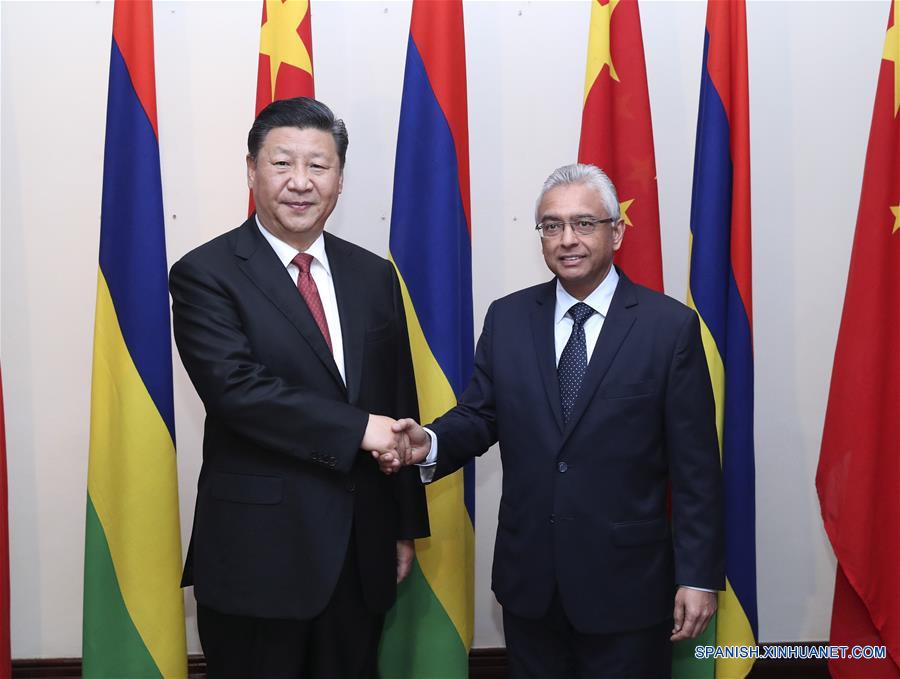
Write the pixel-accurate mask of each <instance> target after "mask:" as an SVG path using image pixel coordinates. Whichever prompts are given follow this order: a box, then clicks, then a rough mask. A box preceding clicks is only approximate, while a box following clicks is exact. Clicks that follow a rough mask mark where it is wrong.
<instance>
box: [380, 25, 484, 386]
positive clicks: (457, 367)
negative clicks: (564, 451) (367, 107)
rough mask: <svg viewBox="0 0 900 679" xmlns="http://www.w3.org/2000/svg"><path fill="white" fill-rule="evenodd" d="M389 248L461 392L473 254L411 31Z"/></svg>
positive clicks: (439, 114) (467, 364)
mask: <svg viewBox="0 0 900 679" xmlns="http://www.w3.org/2000/svg"><path fill="white" fill-rule="evenodd" d="M390 248H391V254H392V255H393V257H394V261H395V262H396V263H397V267H398V268H399V269H400V271H401V272H402V274H403V278H404V280H405V281H406V285H407V288H408V289H409V295H410V298H411V299H412V302H413V306H414V307H415V309H416V314H417V316H418V318H419V323H420V324H421V326H422V331H423V332H424V333H425V338H426V340H427V341H428V346H429V347H430V348H431V351H432V353H433V354H434V357H435V359H436V360H437V362H438V364H439V365H440V366H441V369H442V370H443V371H444V374H445V375H446V376H447V381H448V382H449V383H450V386H451V387H452V389H453V391H454V393H455V394H456V396H457V398H458V397H459V396H460V394H462V392H463V390H464V389H465V387H466V385H467V384H468V381H469V378H470V377H471V375H472V362H473V336H474V335H473V328H472V298H471V290H472V254H471V243H470V239H469V233H468V228H467V225H466V217H465V212H464V211H463V204H462V197H461V195H460V190H459V173H458V165H457V158H456V147H455V146H454V143H453V136H452V134H451V132H450V127H449V125H448V124H447V119H446V117H445V116H444V113H443V111H442V110H441V108H440V106H439V105H438V102H437V100H436V98H435V96H434V92H433V90H432V88H431V85H430V84H429V82H428V76H427V75H426V72H425V66H424V64H423V63H422V58H421V56H420V55H419V52H418V49H416V46H415V43H414V41H413V39H412V37H410V40H409V47H408V50H407V57H406V75H405V77H404V81H403V106H402V107H401V112H400V130H399V136H398V139H397V162H396V166H395V168H394V207H393V212H392V214H391V238H390Z"/></svg>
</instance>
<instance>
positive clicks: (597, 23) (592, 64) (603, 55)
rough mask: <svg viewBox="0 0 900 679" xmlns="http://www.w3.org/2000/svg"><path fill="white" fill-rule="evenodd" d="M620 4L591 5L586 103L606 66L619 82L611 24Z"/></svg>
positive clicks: (611, 75)
mask: <svg viewBox="0 0 900 679" xmlns="http://www.w3.org/2000/svg"><path fill="white" fill-rule="evenodd" d="M618 4H619V0H609V2H608V3H607V4H605V5H602V4H600V1H599V0H594V1H593V2H592V3H591V29H590V33H589V36H588V58H587V71H586V73H585V77H584V99H585V101H587V97H588V92H590V91H591V87H593V86H594V81H595V80H596V79H597V76H599V75H600V71H602V70H603V67H604V66H609V75H610V77H611V78H612V79H613V80H615V81H616V82H619V75H618V74H617V73H616V67H615V66H613V62H612V50H611V49H610V22H611V21H612V13H613V12H615V11H616V6H617V5H618Z"/></svg>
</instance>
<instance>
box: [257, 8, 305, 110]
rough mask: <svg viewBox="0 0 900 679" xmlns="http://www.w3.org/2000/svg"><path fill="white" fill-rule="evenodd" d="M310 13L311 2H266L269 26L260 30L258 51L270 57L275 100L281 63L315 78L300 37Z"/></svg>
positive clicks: (263, 26) (264, 25) (267, 23)
mask: <svg viewBox="0 0 900 679" xmlns="http://www.w3.org/2000/svg"><path fill="white" fill-rule="evenodd" d="M307 12H309V0H285V1H284V2H282V0H266V23H264V24H263V25H262V28H261V29H260V31H259V52H260V54H265V55H267V56H268V57H269V73H270V75H271V77H272V97H273V98H274V97H275V81H276V80H277V78H278V69H279V68H281V65H282V64H290V65H291V66H296V67H297V68H299V69H301V70H304V71H306V72H307V73H309V74H310V75H312V60H311V59H310V57H309V50H308V49H307V48H306V45H304V44H303V40H301V39H300V36H299V35H298V34H297V27H298V26H299V25H300V24H301V23H303V19H304V18H305V17H306V13H307Z"/></svg>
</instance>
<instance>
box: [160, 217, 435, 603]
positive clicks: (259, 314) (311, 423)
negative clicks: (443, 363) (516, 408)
mask: <svg viewBox="0 0 900 679" xmlns="http://www.w3.org/2000/svg"><path fill="white" fill-rule="evenodd" d="M325 249H326V252H327V253H328V260H329V264H330V268H331V272H332V276H333V281H334V289H335V294H336V297H337V303H338V307H339V312H340V319H341V330H342V333H343V345H344V358H345V373H346V377H347V384H346V387H345V386H344V383H343V381H342V380H341V377H340V373H339V372H338V370H337V366H336V365H335V363H334V359H333V357H332V354H331V352H330V351H329V349H328V346H327V345H326V343H325V340H324V338H323V337H322V334H321V332H320V331H319V329H318V327H317V326H316V323H315V321H314V320H313V318H312V315H311V314H310V312H309V309H308V307H307V306H306V303H305V302H304V301H303V298H302V297H301V296H300V294H299V292H298V291H297V287H296V283H295V281H293V280H291V277H290V275H289V274H288V273H287V270H286V269H285V267H284V265H283V264H282V263H281V262H280V261H279V260H278V258H277V256H276V255H275V252H274V251H273V250H272V248H271V246H270V245H269V244H268V243H267V242H266V240H265V239H264V238H263V236H262V234H261V233H260V232H259V229H258V227H257V225H256V222H255V220H254V219H253V218H251V219H249V220H247V221H246V222H245V223H244V224H243V225H242V226H240V227H239V228H237V229H235V230H233V231H230V232H228V233H226V234H224V235H222V236H220V237H218V238H216V239H214V240H212V241H210V242H209V243H206V244H205V245H202V246H201V247H199V248H197V249H196V250H194V251H192V252H190V253H188V254H187V255H185V256H184V258H182V259H181V260H180V261H179V262H178V263H176V264H175V265H174V266H173V267H172V271H171V275H170V281H169V283H170V289H171V293H172V299H173V304H172V311H173V317H174V318H173V325H174V332H175V341H176V343H177V345H178V351H179V353H180V355H181V359H182V361H183V363H184V366H185V368H186V370H187V372H188V375H189V376H190V378H191V381H192V382H193V384H194V386H195V387H196V389H197V393H198V394H199V395H200V398H201V400H202V401H203V404H204V405H205V406H206V423H205V429H204V438H203V465H202V468H201V470H200V479H199V482H198V488H197V505H196V511H195V516H194V529H193V535H192V538H191V545H190V547H189V551H188V557H187V563H186V565H185V575H184V584H185V585H188V584H193V585H194V593H195V596H196V598H197V600H198V601H199V602H200V603H201V604H203V605H205V606H208V607H210V608H213V609H215V610H218V611H220V612H223V613H230V614H235V615H248V616H255V617H265V618H290V619H308V618H311V617H314V616H315V615H317V614H318V613H319V612H321V611H322V609H323V608H324V607H325V605H326V604H327V602H328V600H329V598H330V596H331V593H332V591H333V590H334V586H335V584H336V582H337V578H338V575H339V574H340V572H341V567H342V565H343V562H344V557H345V555H346V552H347V546H348V544H349V539H350V536H351V526H353V527H355V536H356V546H357V549H358V558H359V564H360V575H361V579H362V584H363V595H364V597H365V600H366V603H367V605H368V606H369V607H370V608H371V609H372V610H374V611H385V610H387V609H388V608H389V607H390V606H391V605H392V604H393V601H394V598H395V596H396V584H395V581H396V551H395V550H396V540H397V539H399V538H414V537H422V536H425V535H427V533H428V519H427V514H426V509H425V497H424V493H423V491H422V489H421V486H420V484H419V483H418V482H417V478H415V474H414V472H412V471H410V472H408V473H404V474H401V475H398V476H397V477H388V476H385V475H384V474H381V473H380V472H379V471H378V467H377V464H376V463H375V461H374V460H373V459H372V458H371V456H369V455H368V454H367V453H363V452H362V451H360V449H359V444H360V442H361V440H362V437H363V433H364V431H365V428H366V423H367V420H368V414H369V413H375V414H381V415H390V416H393V417H401V416H410V417H415V416H416V415H417V403H416V392H415V381H414V377H413V371H412V362H411V359H410V352H409V341H408V338H407V333H406V321H405V317H404V312H403V302H402V298H401V295H400V286H399V283H398V280H397V276H396V274H395V272H394V269H393V267H392V266H391V264H390V263H389V262H387V261H385V260H384V259H382V258H380V257H377V256H375V255H373V254H372V253H370V252H367V251H366V250H363V249H362V248H359V247H357V246H355V245H353V244H351V243H348V242H346V241H344V240H341V239H340V238H337V237H335V236H331V235H329V234H327V233H326V234H325Z"/></svg>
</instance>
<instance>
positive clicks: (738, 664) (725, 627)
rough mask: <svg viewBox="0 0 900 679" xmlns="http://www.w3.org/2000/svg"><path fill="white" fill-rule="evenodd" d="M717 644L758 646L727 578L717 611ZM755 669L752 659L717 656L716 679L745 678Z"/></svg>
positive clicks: (720, 594)
mask: <svg viewBox="0 0 900 679" xmlns="http://www.w3.org/2000/svg"><path fill="white" fill-rule="evenodd" d="M716 644H717V645H719V646H756V639H755V638H754V636H753V630H752V629H751V628H750V621H749V620H747V614H746V613H745V612H744V608H743V606H741V602H740V601H739V600H738V598H737V596H735V593H734V590H733V589H732V588H731V583H730V582H729V581H728V580H727V579H726V580H725V591H724V592H719V609H718V611H717V612H716ZM752 669H753V660H752V659H741V658H727V659H726V658H716V679H744V677H746V676H747V675H748V674H749V673H750V670H752Z"/></svg>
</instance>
